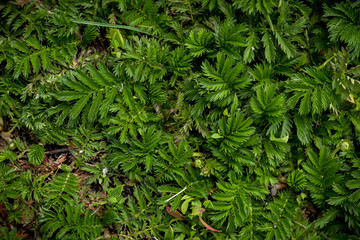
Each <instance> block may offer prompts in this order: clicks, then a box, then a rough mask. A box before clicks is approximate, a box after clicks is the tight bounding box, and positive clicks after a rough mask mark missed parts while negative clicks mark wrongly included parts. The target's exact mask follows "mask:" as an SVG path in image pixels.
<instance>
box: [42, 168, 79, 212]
mask: <svg viewBox="0 0 360 240" xmlns="http://www.w3.org/2000/svg"><path fill="white" fill-rule="evenodd" d="M78 186H79V182H78V179H77V178H76V177H75V176H74V174H73V173H71V172H67V173H66V172H64V173H61V174H59V175H58V176H57V177H55V178H54V179H53V180H52V181H51V182H49V183H48V184H46V185H45V186H44V191H45V194H44V195H45V197H46V205H48V206H52V205H59V206H61V205H62V201H67V202H71V200H72V198H71V197H76V196H77V193H78V192H79V189H78Z"/></svg>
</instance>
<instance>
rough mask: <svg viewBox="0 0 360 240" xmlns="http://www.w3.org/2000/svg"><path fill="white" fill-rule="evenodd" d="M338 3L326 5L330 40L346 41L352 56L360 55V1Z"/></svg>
mask: <svg viewBox="0 0 360 240" xmlns="http://www.w3.org/2000/svg"><path fill="white" fill-rule="evenodd" d="M350 3H351V2H350V1H348V2H342V3H337V4H336V5H335V6H332V7H329V6H325V12H324V17H325V18H326V19H327V27H328V29H329V32H330V35H329V37H330V41H332V42H337V41H338V40H341V41H343V42H345V43H346V44H347V46H348V48H349V51H350V52H351V56H352V58H357V57H359V56H360V48H359V43H360V42H359V37H360V31H359V29H358V27H357V23H358V22H359V21H360V18H359V11H360V10H359V4H360V3H359V1H355V2H353V3H352V4H350Z"/></svg>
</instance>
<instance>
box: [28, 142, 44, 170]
mask: <svg viewBox="0 0 360 240" xmlns="http://www.w3.org/2000/svg"><path fill="white" fill-rule="evenodd" d="M44 157H45V148H44V147H43V146H42V145H32V146H31V147H30V148H29V151H28V158H29V162H30V163H31V164H32V165H35V166H38V165H40V164H41V162H42V161H43V159H44Z"/></svg>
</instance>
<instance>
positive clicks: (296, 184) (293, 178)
mask: <svg viewBox="0 0 360 240" xmlns="http://www.w3.org/2000/svg"><path fill="white" fill-rule="evenodd" d="M287 182H288V184H289V186H290V187H291V188H293V189H294V190H295V191H302V190H304V189H305V187H306V184H307V180H306V176H305V174H304V171H302V170H300V169H296V170H295V171H293V172H292V173H290V174H289V177H288V179H287Z"/></svg>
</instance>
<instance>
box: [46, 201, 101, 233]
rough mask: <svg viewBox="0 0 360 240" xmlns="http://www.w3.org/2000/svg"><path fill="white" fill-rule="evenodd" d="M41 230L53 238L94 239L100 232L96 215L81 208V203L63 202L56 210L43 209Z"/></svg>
mask: <svg viewBox="0 0 360 240" xmlns="http://www.w3.org/2000/svg"><path fill="white" fill-rule="evenodd" d="M40 223H42V226H41V232H43V233H44V234H45V236H47V237H49V238H51V237H55V239H74V238H76V239H95V238H96V237H98V236H99V234H100V233H101V225H100V221H99V219H98V218H97V217H96V215H93V214H91V213H90V211H89V210H85V211H84V210H83V205H78V204H77V205H70V204H65V206H64V209H59V210H57V211H51V210H46V209H44V210H43V213H42V217H41V218H40Z"/></svg>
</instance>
